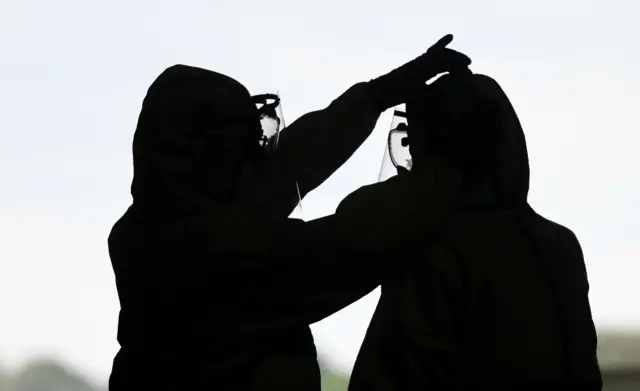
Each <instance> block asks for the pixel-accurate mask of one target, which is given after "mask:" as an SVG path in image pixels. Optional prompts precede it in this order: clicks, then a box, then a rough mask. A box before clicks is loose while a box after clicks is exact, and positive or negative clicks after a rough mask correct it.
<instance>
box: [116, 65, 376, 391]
mask: <svg viewBox="0 0 640 391" xmlns="http://www.w3.org/2000/svg"><path fill="white" fill-rule="evenodd" d="M221 79H223V84H224V85H226V86H229V85H230V86H235V87H233V88H235V91H236V92H235V93H236V95H238V94H239V95H243V96H244V95H247V96H248V93H246V94H245V93H244V92H243V90H242V89H243V88H244V87H238V86H236V85H235V83H237V82H235V81H233V80H232V79H230V78H225V77H221V75H219V74H214V73H213V72H210V71H207V70H203V69H199V68H192V67H187V66H174V67H171V68H169V69H167V70H166V71H165V72H164V73H163V74H162V75H160V76H159V77H158V79H157V80H156V81H155V82H154V83H153V84H152V86H151V87H150V89H149V92H148V94H147V97H146V98H145V102H144V103H143V108H142V113H141V115H140V120H139V123H138V128H137V130H136V135H135V137H134V184H133V186H132V193H133V196H134V203H133V205H132V206H131V207H130V208H129V210H128V211H127V212H126V213H125V214H124V216H123V217H122V218H121V219H120V220H119V221H118V222H117V223H116V224H115V226H114V227H113V229H112V231H111V234H110V236H109V252H110V256H111V261H112V264H113V269H114V272H115V276H116V284H117V289H118V295H119V298H120V304H121V311H120V318H119V324H118V341H119V343H120V346H121V349H120V351H119V352H118V355H117V356H116V358H115V360H114V366H113V371H112V374H111V378H110V390H111V391H124V390H142V389H153V390H190V389H194V390H195V389H198V390H205V389H208V390H216V391H225V390H234V391H239V390H274V391H275V390H278V391H286V390H296V391H301V390H314V391H319V390H320V373H319V368H318V364H317V361H316V351H315V346H314V343H313V337H312V334H311V331H310V329H309V324H310V323H313V322H315V321H318V320H320V319H322V318H323V317H325V316H328V315H330V314H331V313H333V312H335V311H337V310H339V309H340V308H334V307H332V305H326V304H324V303H325V302H324V301H323V299H322V298H321V294H320V293H318V294H317V296H315V297H311V296H313V295H312V294H311V295H310V296H304V297H305V299H306V301H304V304H301V303H303V301H297V300H298V298H297V297H296V289H305V290H306V291H307V292H310V291H312V289H313V284H314V281H316V274H317V273H316V268H317V267H318V265H315V266H314V264H313V263H310V264H306V263H305V262H306V261H307V259H305V258H304V256H302V255H300V254H304V251H301V252H299V253H297V254H298V255H299V259H293V257H294V255H295V254H296V253H295V251H294V249H292V248H291V247H290V244H291V243H290V242H289V238H291V240H294V241H295V235H294V234H296V233H297V234H300V232H301V230H300V227H302V226H303V225H304V224H303V222H301V221H295V220H288V219H287V218H286V217H287V216H281V217H279V218H273V217H270V219H266V218H265V219H263V218H262V217H261V216H255V215H251V214H250V213H248V214H247V213H245V212H246V211H243V210H242V208H241V206H240V208H239V209H238V207H237V206H234V207H221V206H220V205H217V206H216V205H213V206H211V207H208V206H206V205H203V204H202V203H201V202H199V201H198V204H197V205H196V203H195V202H192V200H194V199H195V198H194V195H193V194H191V193H190V187H189V186H188V184H185V182H186V181H185V178H186V175H189V173H190V172H191V171H192V169H193V162H192V161H190V158H189V156H190V154H193V153H194V151H198V150H200V149H201V148H200V146H199V145H197V142H196V141H194V140H192V139H191V138H190V137H191V136H190V135H189V134H188V131H187V130H188V129H189V128H190V126H191V124H190V123H189V121H188V120H185V119H184V118H186V117H188V116H189V115H190V113H191V112H190V110H191V107H193V104H196V106H197V107H199V108H200V109H202V108H203V107H205V108H206V104H209V103H210V102H209V100H208V99H209V98H210V95H212V94H213V95H215V94H217V93H218V92H219V91H217V90H216V88H220V85H221V84H220V80H221ZM225 83H226V84H225ZM238 84H239V83H238ZM365 87H366V86H365V84H358V85H355V86H353V87H352V88H350V89H349V90H348V91H346V92H345V93H344V94H343V95H342V96H340V97H339V98H338V99H336V100H335V101H334V102H332V103H331V105H329V106H328V107H327V108H326V109H324V110H320V111H317V112H313V113H309V114H307V115H305V116H303V117H301V118H300V119H299V120H297V121H295V122H294V123H293V124H291V125H290V126H289V127H288V128H287V129H286V130H285V131H284V132H283V134H282V135H281V141H280V145H279V149H278V151H279V152H278V153H286V155H287V158H288V159H289V160H290V163H291V164H290V167H292V169H293V171H292V175H294V176H295V177H296V178H295V179H296V180H297V181H298V183H299V185H300V191H301V193H302V195H303V196H304V194H306V193H308V192H309V191H311V190H313V189H314V188H316V187H317V186H319V185H320V184H321V183H322V182H324V180H326V179H327V178H328V177H329V176H330V175H331V174H332V173H333V172H334V171H335V170H337V169H338V168H339V167H340V166H341V165H342V164H343V163H344V162H345V161H346V160H348V158H349V157H350V156H351V154H352V153H353V152H355V150H356V149H357V148H358V147H359V146H360V144H362V142H364V140H365V139H366V138H367V137H368V136H369V135H370V133H371V132H372V131H373V128H374V126H375V124H376V121H377V119H378V117H379V115H380V112H379V110H377V109H376V108H375V107H373V106H374V105H373V104H372V103H371V102H370V99H369V96H368V95H367V89H366V88H365ZM210 100H211V99H210ZM212 100H215V99H212ZM227 103H228V102H227ZM198 105H199V106H198ZM282 151H284V152H282ZM287 151H289V152H287ZM234 208H236V209H238V211H237V213H235V212H234ZM322 224H324V223H322ZM322 224H320V226H322ZM316 226H317V225H316ZM322 229H324V228H322ZM322 229H320V228H318V231H317V232H320V231H321V230H322ZM264 232H266V233H267V234H263V233H264ZM277 235H281V236H280V237H277ZM274 237H276V239H273V238H274ZM267 238H272V240H271V241H269V239H267ZM274 242H276V243H275V244H274ZM316 246H317V244H316ZM292 254H294V255H292ZM320 274H322V273H320ZM319 278H322V277H319ZM374 288H375V285H374V286H368V285H367V286H365V287H363V288H362V287H361V288H358V287H355V288H354V291H353V292H351V295H352V297H348V298H345V299H344V303H345V304H344V305H348V304H350V303H351V302H353V301H355V300H357V299H358V298H360V297H361V296H363V295H365V294H367V293H368V292H369V291H370V290H372V289H374ZM301 300H302V299H301ZM331 300H333V298H332V299H331ZM331 300H330V301H331ZM342 300H343V299H340V300H338V301H342ZM314 305H315V307H314ZM344 305H343V306H344Z"/></svg>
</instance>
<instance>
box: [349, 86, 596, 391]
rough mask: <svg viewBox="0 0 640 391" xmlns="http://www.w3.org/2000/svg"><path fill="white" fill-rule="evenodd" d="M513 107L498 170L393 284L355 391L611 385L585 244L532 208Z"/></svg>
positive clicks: (385, 288) (361, 359) (385, 292)
mask: <svg viewBox="0 0 640 391" xmlns="http://www.w3.org/2000/svg"><path fill="white" fill-rule="evenodd" d="M474 77H476V78H478V77H480V78H482V76H474ZM481 82H484V83H485V84H488V85H485V87H487V88H492V89H493V91H494V92H500V93H501V94H502V95H504V94H503V93H502V91H501V90H499V87H498V86H497V84H495V82H493V81H492V80H490V79H488V78H483V79H481ZM502 105H503V106H502V108H503V113H504V112H505V111H506V112H507V113H508V117H509V118H507V119H505V120H503V121H502V123H501V125H500V126H501V128H502V132H501V134H500V135H499V139H498V140H495V141H496V142H499V144H500V146H499V147H498V148H497V149H496V150H495V151H494V152H495V153H496V155H497V157H498V158H497V162H498V165H494V166H493V167H492V169H491V170H490V171H492V172H491V175H487V176H485V177H484V178H482V180H480V181H477V182H474V184H473V185H470V186H469V187H468V192H467V194H466V195H465V197H464V199H463V200H462V202H461V203H460V204H459V206H458V208H457V210H456V212H455V213H453V214H452V215H451V216H450V218H449V219H448V222H447V224H446V225H445V226H444V227H442V229H441V230H440V231H439V233H438V235H436V236H435V237H434V238H433V239H432V240H428V241H426V243H425V244H422V245H421V246H419V247H416V249H415V255H414V256H415V257H416V258H417V259H422V261H420V262H419V263H418V265H417V266H416V267H415V269H414V270H412V271H410V272H407V273H405V274H404V275H403V276H402V277H398V278H397V279H395V281H393V282H385V283H384V284H383V285H382V295H381V298H380V302H379V304H378V307H377V309H376V311H375V314H374V317H373V319H372V321H371V324H370V326H369V329H368V331H367V335H366V337H365V341H364V343H363V346H362V348H361V351H360V354H359V356H358V360H357V361H356V365H355V368H354V372H353V375H352V380H351V383H350V386H349V389H350V390H351V391H359V390H386V391H389V390H413V389H415V390H422V389H442V388H445V389H447V388H453V389H481V388H482V389H486V388H487V386H489V387H494V388H492V389H496V388H495V387H497V388H499V389H527V388H528V387H529V386H530V387H532V388H533V389H536V388H535V387H539V388H538V389H547V388H545V387H552V386H553V385H560V384H565V385H566V386H567V387H570V388H572V389H589V390H599V389H600V388H601V384H602V383H601V376H600V371H599V368H598V363H597V358H596V345H597V342H596V333H595V328H594V324H593V321H592V317H591V310H590V306H589V300H588V290H589V285H588V280H587V275H586V270H585V264H584V259H583V255H582V251H581V248H580V245H579V243H578V241H577V239H576V237H575V235H574V234H573V233H572V232H571V231H570V230H569V229H567V228H565V227H563V226H561V225H558V224H556V223H553V222H551V221H549V220H546V219H545V218H543V217H542V216H540V215H538V214H537V213H536V212H534V211H533V210H532V209H531V208H530V207H529V205H528V204H527V193H528V189H529V168H528V158H527V152H526V145H525V142H524V135H523V133H522V129H521V128H520V124H519V122H518V121H517V117H516V116H515V112H513V109H512V108H511V106H510V104H509V103H508V100H506V96H504V99H503V102H502ZM407 111H408V112H409V107H408V108H407ZM408 114H409V113H408ZM409 126H410V127H411V122H410V123H409ZM407 175H411V174H410V173H409V174H407ZM485 180H486V181H488V182H490V185H488V186H484V185H487V183H484V182H485ZM487 189H493V190H487ZM372 374H373V375H372ZM502 387H504V388H502ZM548 389H551V388H548Z"/></svg>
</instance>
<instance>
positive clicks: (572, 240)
mask: <svg viewBox="0 0 640 391" xmlns="http://www.w3.org/2000/svg"><path fill="white" fill-rule="evenodd" d="M535 219H536V220H535V221H536V223H537V224H538V225H539V227H540V228H541V229H540V230H538V231H539V232H540V231H542V232H544V233H545V236H546V237H547V239H548V240H550V241H553V242H555V243H557V244H562V245H564V246H573V247H577V248H578V249H579V248H580V247H581V246H580V242H579V241H578V237H577V236H576V234H575V233H574V232H573V231H572V230H571V229H569V228H568V227H565V226H564V225H562V224H559V223H556V222H555V221H551V220H549V219H547V218H545V217H544V216H541V215H540V214H538V213H535Z"/></svg>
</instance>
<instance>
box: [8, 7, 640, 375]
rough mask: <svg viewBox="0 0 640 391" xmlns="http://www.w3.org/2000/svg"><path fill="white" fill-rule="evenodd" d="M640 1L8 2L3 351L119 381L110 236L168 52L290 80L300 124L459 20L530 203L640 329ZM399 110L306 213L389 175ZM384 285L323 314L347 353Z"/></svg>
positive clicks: (258, 82)
mask: <svg viewBox="0 0 640 391" xmlns="http://www.w3.org/2000/svg"><path fill="white" fill-rule="evenodd" d="M178 4H182V6H181V8H178V6H177V5H178ZM638 14H640V6H639V5H637V2H633V1H631V0H626V1H624V0H610V1H607V2H605V1H593V0H583V1H578V0H565V1H562V2H559V1H551V0H539V1H536V2H534V1H528V2H523V1H512V0H499V1H498V0H496V1H486V0H485V1H474V0H461V1H447V2H442V3H436V2H427V1H420V0H415V1H401V0H397V1H394V2H391V1H375V0H368V1H365V0H361V1H343V0H328V1H327V0H325V1H322V2H319V1H318V2H313V3H312V2H307V1H294V0H288V1H285V0H272V1H223V0H217V1H183V2H176V1H171V2H168V1H159V0H156V1H150V0H146V1H124V0H113V1H110V2H89V1H80V0H57V1H45V0H34V1H28V0H25V1H15V0H14V1H10V0H7V1H4V2H3V3H2V5H0V137H1V139H2V141H1V142H0V167H1V168H0V180H1V191H0V362H4V363H5V364H7V365H10V366H15V365H17V364H19V363H21V362H22V361H23V360H24V359H25V358H27V357H29V356H32V355H35V354H56V355H60V356H62V357H64V358H65V360H67V361H69V362H71V363H73V364H75V365H77V366H78V367H80V368H81V369H84V370H86V371H88V373H89V374H91V375H92V376H93V377H94V378H95V379H97V380H99V381H104V380H106V378H107V376H108V374H109V371H110V367H111V360H112V358H113V355H114V354H115V353H116V351H117V349H118V345H117V342H116V339H115V334H116V325H117V314H118V308H119V307H118V300H117V295H116V290H115V284H114V277H113V274H112V270H111V265H110V263H109V257H108V254H107V243H106V237H107V235H108V233H109V230H110V228H111V226H112V224H113V223H114V222H115V220H116V219H118V218H119V217H120V215H121V214H122V213H123V212H124V210H125V209H126V208H127V206H128V205H129V203H130V201H131V198H130V195H129V186H130V180H131V175H132V164H131V141H132V134H133V131H134V128H135V125H136V120H137V115H138V112H139V109H140V105H141V101H142V98H143V97H144V95H145V92H146V89H147V87H148V85H149V84H150V83H151V82H152V81H153V79H154V78H155V77H156V76H157V75H158V74H159V73H160V72H161V71H162V70H163V69H165V68H166V67H168V66H170V65H173V64H176V63H183V64H189V65H195V66H200V67H205V68H209V69H212V70H216V71H219V72H223V73H227V74H229V75H231V76H233V77H235V78H236V79H238V80H239V81H241V82H242V83H244V84H245V85H246V86H247V87H248V88H249V89H250V90H251V91H252V92H253V93H260V92H266V91H275V90H279V91H280V93H281V96H282V99H283V109H284V115H285V119H286V120H287V122H289V123H290V122H291V121H292V120H294V119H295V118H297V117H299V116H300V115H302V114H304V113H305V112H308V111H311V110H315V109H318V108H323V107H325V106H326V105H327V104H328V103H329V102H330V101H331V100H332V99H334V98H335V97H337V96H338V95H339V94H340V93H342V92H343V91H344V90H346V89H347V88H348V87H349V86H350V85H352V84H353V83H355V82H358V81H364V80H368V79H370V78H373V77H375V76H378V75H379V74H382V73H384V72H387V71H389V70H391V69H393V68H395V67H396V66H399V65H401V64H402V63H404V62H405V61H408V60H411V59H413V58H414V57H416V56H417V55H419V54H420V53H422V52H423V51H424V50H426V49H427V48H428V47H429V46H430V45H431V44H432V43H434V42H435V41H436V40H437V39H438V38H440V37H441V36H442V35H444V34H446V33H453V34H454V35H455V40H454V43H453V44H452V47H453V48H456V49H459V50H462V51H464V52H466V53H467V54H468V55H470V56H471V57H472V58H473V61H474V62H473V69H474V71H476V72H481V73H486V74H488V75H491V76H493V77H494V78H496V79H497V80H498V81H499V82H500V83H501V84H502V86H503V87H504V89H505V90H506V92H507V94H509V96H510V98H511V100H512V102H513V104H514V105H515V107H516V110H517V111H518V113H519V116H520V119H521V121H522V123H523V126H524V128H525V132H526V134H527V139H528V144H529V150H530V160H531V165H532V170H531V171H532V191H531V197H530V201H531V203H532V205H533V206H534V207H535V208H536V209H537V210H538V211H539V212H540V213H542V214H543V215H545V216H546V217H548V218H550V219H552V220H555V221H557V222H559V223H561V224H564V225H567V226H569V227H570V228H571V229H573V230H574V232H575V233H576V234H577V236H578V238H579V239H580V241H581V242H582V245H583V249H584V252H585V254H586V259H587V266H588V268H589V275H590V279H591V284H592V293H591V300H592V307H593V312H594V316H595V318H596V321H597V323H598V325H599V326H603V327H604V326H634V325H635V326H637V327H640V307H639V306H637V304H634V301H635V300H633V297H640V288H639V287H638V285H639V284H638V281H637V278H638V276H640V264H639V262H640V241H639V240H638V239H639V238H638V236H639V233H640V229H639V223H638V219H639V218H640V212H639V211H638V207H637V200H639V199H640V185H639V183H638V182H639V181H638V178H639V177H640V175H638V172H639V170H640V158H639V154H638V151H637V149H638V145H639V144H640V136H638V131H640V126H639V125H640V120H639V119H638V118H639V116H638V111H639V108H638V103H639V102H640V92H639V91H640V76H638V69H640V27H639V25H638V23H637V15H638ZM389 121H390V113H386V114H385V115H383V117H382V118H381V120H380V122H379V124H378V128H377V129H376V131H375V134H374V135H373V136H372V137H371V138H370V139H369V140H368V141H367V142H366V143H365V145H364V146H363V147H362V148H361V149H360V150H359V151H358V152H357V153H356V155H355V156H354V158H353V159H352V160H351V161H350V162H349V163H347V165H345V166H344V167H343V168H342V169H341V170H340V171H339V172H338V173H337V174H336V175H335V176H334V177H333V178H331V179H330V180H329V181H328V182H327V183H325V184H324V185H323V186H322V187H321V188H320V189H318V190H317V191H316V192H314V193H312V194H311V195H309V196H308V197H307V199H305V200H304V203H303V206H304V213H305V217H306V218H308V219H309V218H313V217H318V216H322V215H326V214H328V213H331V212H333V211H334V209H335V207H336V205H337V203H338V202H339V201H340V200H341V199H342V198H343V197H344V196H345V195H346V194H348V193H349V192H351V191H353V190H354V189H356V188H357V187H359V186H361V185H364V184H368V183H371V182H373V181H375V180H376V179H377V176H378V171H379V168H380V161H381V159H382V153H383V146H384V139H385V137H386V133H387V131H388V126H389ZM377 297H378V296H377V293H375V294H372V295H370V296H368V297H367V298H365V299H363V300H362V301H360V302H358V303H356V304H354V305H352V306H351V307H349V308H347V309H345V310H343V311H341V312H340V313H338V314H336V315H335V316H333V317H331V318H329V319H327V320H325V321H323V322H321V323H320V324H318V325H316V326H314V331H315V334H316V337H317V338H316V339H317V342H318V345H319V347H320V350H322V351H325V352H326V353H328V354H329V355H330V356H331V358H332V359H334V360H335V361H336V362H337V363H338V364H339V365H341V366H343V368H345V369H346V370H349V369H350V367H351V365H352V364H353V361H354V359H355V356H356V354H357V350H358V347H359V344H360V342H361V340H362V337H363V335H364V332H365V329H366V326H367V323H368V321H369V317H370V315H371V313H372V311H373V308H374V306H375V304H376V300H377Z"/></svg>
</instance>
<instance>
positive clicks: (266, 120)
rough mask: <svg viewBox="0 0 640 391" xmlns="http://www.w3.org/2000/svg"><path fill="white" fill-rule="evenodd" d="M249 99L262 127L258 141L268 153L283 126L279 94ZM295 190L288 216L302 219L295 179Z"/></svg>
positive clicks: (272, 150)
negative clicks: (294, 203) (294, 198)
mask: <svg viewBox="0 0 640 391" xmlns="http://www.w3.org/2000/svg"><path fill="white" fill-rule="evenodd" d="M251 99H252V100H253V103H254V104H255V105H256V109H257V110H258V116H259V118H260V125H261V127H262V137H261V138H260V143H261V145H262V147H263V148H264V149H265V150H266V151H267V152H268V153H272V152H274V151H275V149H276V147H277V146H278V140H279V137H280V132H281V131H282V129H284V128H285V122H284V116H283V115H282V105H281V104H280V96H279V95H278V94H260V95H254V96H252V97H251ZM295 191H296V192H297V194H296V196H297V205H296V207H295V208H294V210H293V211H292V213H291V215H290V216H289V217H291V218H297V219H304V214H303V210H302V198H301V197H300V187H299V186H298V183H297V181H296V182H295Z"/></svg>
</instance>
